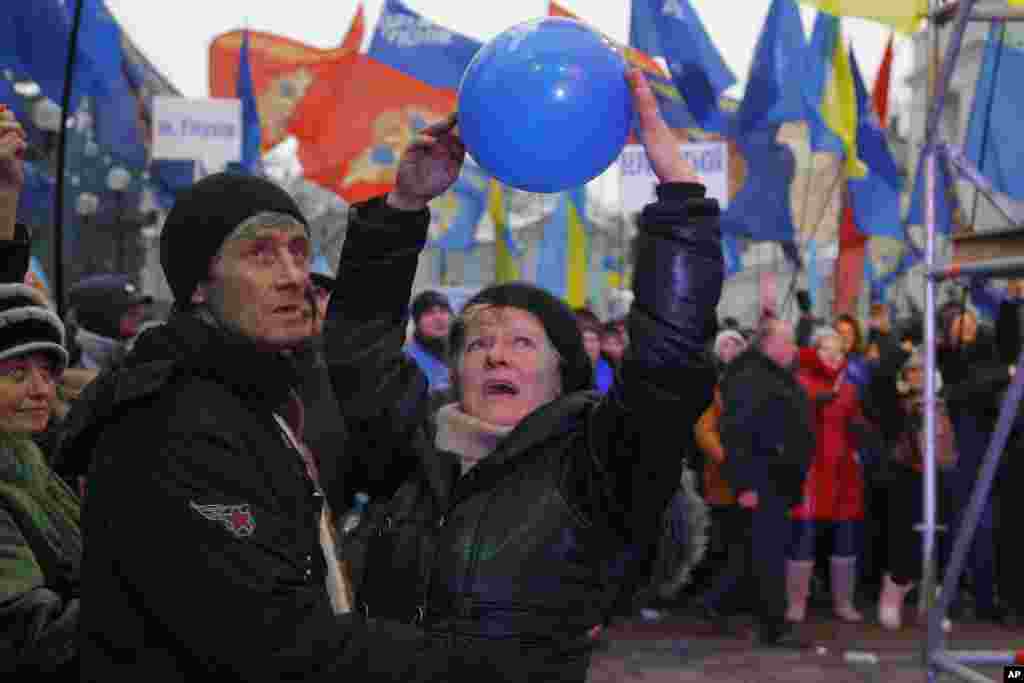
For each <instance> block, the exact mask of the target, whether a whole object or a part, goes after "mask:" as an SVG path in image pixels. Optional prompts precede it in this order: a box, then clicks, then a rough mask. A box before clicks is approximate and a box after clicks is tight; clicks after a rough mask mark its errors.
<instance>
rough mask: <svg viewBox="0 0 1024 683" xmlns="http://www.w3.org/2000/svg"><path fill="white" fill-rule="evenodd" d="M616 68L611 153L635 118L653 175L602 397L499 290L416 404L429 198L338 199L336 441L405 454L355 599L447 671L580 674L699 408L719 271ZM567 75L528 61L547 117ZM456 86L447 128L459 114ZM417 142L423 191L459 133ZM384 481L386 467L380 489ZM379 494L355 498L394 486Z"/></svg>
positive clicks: (525, 302)
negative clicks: (428, 168) (440, 399)
mask: <svg viewBox="0 0 1024 683" xmlns="http://www.w3.org/2000/svg"><path fill="white" fill-rule="evenodd" d="M545 30H546V29H543V27H542V30H538V31H535V32H533V33H530V32H526V33H523V32H520V33H519V35H518V36H517V37H516V42H514V44H512V45H511V46H510V47H508V49H509V51H511V52H516V53H518V54H520V55H527V57H529V55H533V56H534V57H532V58H534V59H541V61H543V59H542V57H543V55H544V54H548V53H544V51H543V50H542V49H541V48H543V47H544V46H543V45H541V46H539V47H536V46H535V47H536V49H534V48H531V41H532V40H533V39H535V38H537V36H538V34H541V33H544V32H545ZM541 37H542V38H543V37H544V36H541ZM541 42H543V41H541ZM556 42H558V41H556ZM489 47H490V46H485V48H483V50H481V52H482V53H486V52H487V50H488V48H489ZM604 49H606V50H607V51H608V52H609V53H611V54H613V55H614V56H615V57H618V55H617V54H615V53H614V52H612V51H611V50H610V49H608V48H607V46H605V48H604ZM538 54H540V55H542V57H537V56H536V55H538ZM550 54H552V55H558V56H557V57H552V59H555V58H557V59H562V60H565V59H567V58H571V57H572V55H573V51H572V49H567V45H566V42H565V41H564V40H562V41H561V45H560V49H559V50H558V51H557V52H552V53H550ZM566 55H569V57H566ZM486 57H487V54H483V56H482V57H481V55H478V57H477V60H475V63H479V62H480V60H481V59H483V61H484V62H486ZM618 58H619V60H620V61H619V63H620V65H621V66H620V69H619V71H618V74H617V76H616V78H617V79H618V81H617V82H618V84H619V87H620V90H621V93H622V97H624V98H626V101H627V104H628V111H627V113H628V114H629V115H628V116H626V117H624V121H625V128H624V130H623V131H618V132H615V133H614V134H615V135H618V134H619V133H621V134H622V142H624V141H625V137H626V134H628V128H629V122H630V121H631V120H632V110H633V108H634V107H635V110H636V112H637V114H638V115H639V131H640V138H641V140H642V142H643V144H644V146H645V147H646V149H647V154H648V156H649V158H650V161H651V165H652V167H653V168H654V171H655V173H656V175H657V177H658V178H659V180H660V183H661V184H660V185H659V187H658V189H657V192H658V198H659V199H658V201H657V202H655V203H653V204H651V205H649V206H647V207H646V209H645V210H644V212H643V213H642V215H641V217H640V232H639V236H638V241H637V250H636V254H637V256H636V258H637V262H636V278H635V282H634V285H633V289H634V294H635V302H634V304H633V309H632V312H631V315H630V318H629V335H630V340H631V342H630V349H629V353H628V355H627V357H626V358H625V359H624V361H623V365H622V374H621V379H620V380H619V381H617V382H616V384H615V386H614V387H613V388H612V389H611V391H610V392H609V394H608V395H607V396H604V397H598V396H596V395H595V394H593V393H591V392H589V391H587V389H589V387H590V383H591V368H590V362H589V359H588V357H587V355H586V353H585V351H584V348H583V343H582V340H581V337H580V334H579V330H578V328H577V326H576V322H575V319H574V317H573V314H572V311H571V310H570V309H569V308H568V307H567V306H566V305H565V304H564V303H563V302H562V301H560V300H558V299H557V298H555V297H554V296H552V295H551V294H550V293H548V292H546V291H544V290H541V289H539V288H537V287H534V286H532V285H528V284H525V283H508V284H500V285H495V286H492V287H488V288H485V289H484V290H483V291H482V292H480V293H479V294H478V295H476V296H475V297H473V298H472V299H471V300H470V301H469V302H467V304H466V305H465V307H464V308H463V310H462V312H461V313H460V316H459V318H458V319H457V320H456V322H455V323H454V325H453V329H452V335H451V348H452V350H453V354H454V360H453V370H452V386H453V388H454V390H455V396H456V400H455V401H454V402H453V403H451V404H449V405H447V406H444V407H443V408H441V409H440V411H438V412H437V413H436V414H432V413H430V412H428V411H427V402H428V399H427V393H426V382H425V379H424V377H423V375H422V373H421V372H420V371H419V370H418V369H417V368H416V367H415V366H414V365H413V364H412V363H410V362H409V361H408V360H407V359H406V358H405V356H404V355H403V354H402V341H403V336H404V335H403V333H404V327H405V320H404V315H405V313H404V312H405V310H406V302H407V301H408V299H409V295H410V290H411V286H412V282H413V276H414V274H415V271H416V265H417V258H418V254H419V251H420V250H421V249H422V248H423V245H424V243H425V241H426V234H427V226H428V224H429V216H428V213H427V211H426V210H424V208H425V205H426V201H427V200H428V199H429V197H410V196H405V195H404V194H403V193H402V192H401V191H400V190H398V189H396V190H395V191H393V192H392V193H391V194H390V195H389V196H388V197H387V198H386V199H385V200H383V201H382V200H374V201H371V202H368V203H367V204H366V205H363V206H359V207H356V208H355V211H354V213H353V218H352V221H351V223H350V227H349V230H348V234H347V236H346V242H345V246H344V250H343V252H342V255H341V259H340V264H339V269H338V276H337V281H338V282H339V283H340V286H339V288H338V289H337V290H336V291H335V292H334V294H333V296H332V298H331V304H330V309H329V312H328V320H327V332H326V334H327V337H328V339H327V343H326V347H327V348H328V349H329V354H330V359H329V365H330V367H331V372H332V379H333V381H334V384H335V389H336V393H337V395H338V397H339V400H340V401H341V402H342V404H343V405H342V410H343V412H344V414H345V417H346V421H347V424H348V425H349V428H350V432H351V434H352V435H353V438H355V439H360V440H365V441H366V442H368V443H369V444H372V448H373V452H375V453H379V454H381V455H382V456H385V455H386V456H391V457H394V456H398V457H397V458H395V460H398V461H403V462H405V463H406V467H405V468H404V469H405V471H404V472H403V473H402V476H403V477H404V483H402V484H401V486H400V488H399V489H398V491H397V493H395V494H394V496H393V497H391V498H390V500H387V502H385V503H383V504H382V507H381V508H379V509H378V510H377V511H376V512H375V513H374V514H372V515H371V516H370V518H369V520H368V523H367V527H366V529H364V533H365V534H366V536H365V540H366V547H367V550H366V556H365V560H366V565H365V566H366V571H365V574H364V576H356V577H353V578H354V582H355V585H356V605H357V609H359V610H360V611H362V612H364V613H365V614H367V615H368V616H370V617H380V618H385V619H397V620H402V621H407V622H411V623H416V624H418V625H420V626H421V627H422V628H423V629H424V630H425V631H426V632H427V634H428V640H429V642H430V644H431V646H432V647H433V648H438V649H440V650H441V651H442V652H443V653H445V656H444V657H443V658H442V659H447V660H448V662H449V666H448V671H447V676H448V678H449V679H450V680H458V679H462V678H465V677H466V676H469V677H470V678H469V679H471V680H491V681H499V680H500V681H539V680H559V681H581V682H582V681H584V680H585V679H586V674H587V669H588V666H589V659H590V652H591V651H592V649H593V647H594V642H595V640H594V638H593V634H594V632H595V627H596V626H597V625H599V624H602V623H604V622H605V621H606V618H607V617H608V616H609V613H610V611H611V609H612V606H613V605H614V604H616V602H617V601H618V600H620V599H621V597H622V596H623V594H624V593H627V592H629V591H632V590H634V588H635V587H637V586H639V585H640V584H641V583H642V582H643V581H644V579H645V578H646V575H647V573H648V572H649V567H648V566H647V562H646V560H645V559H644V558H646V557H648V556H649V554H650V553H649V550H650V548H651V547H652V546H653V545H654V544H655V543H656V542H657V540H658V538H659V536H660V534H661V533H662V528H663V524H662V515H663V512H664V510H665V507H666V505H667V503H668V501H669V500H670V498H671V497H672V495H673V494H674V493H675V491H676V490H677V488H678V486H679V480H680V476H681V469H682V463H681V460H680V457H679V449H678V446H677V445H676V444H675V443H674V442H673V441H672V440H671V439H669V440H664V439H659V438H658V436H657V435H660V434H662V433H663V430H664V427H665V425H667V424H671V425H677V426H678V428H679V429H680V430H681V431H680V433H684V431H685V430H692V429H693V425H694V423H695V422H696V420H697V418H698V417H699V416H700V414H701V412H702V411H703V410H704V409H705V408H706V406H707V405H708V403H709V402H710V399H711V392H712V388H713V386H714V383H715V373H714V369H713V368H712V367H711V365H710V364H709V362H708V360H707V357H706V354H705V353H704V351H703V350H704V348H705V346H706V344H707V343H708V341H709V340H710V339H711V337H712V335H713V334H714V331H715V318H716V315H715V309H716V306H717V303H718V299H719V296H720V293H721V286H722V277H723V273H722V271H723V267H722V258H721V245H720V237H719V230H718V214H719V210H718V205H717V203H716V202H715V201H713V200H708V199H705V198H704V187H703V185H701V184H700V181H699V179H698V177H697V175H696V173H695V172H694V170H693V169H692V167H691V166H690V165H689V164H688V163H687V162H686V161H685V160H684V159H683V158H682V156H681V155H680V153H679V143H678V140H677V138H676V136H675V135H674V133H673V132H672V131H671V130H670V129H669V128H668V127H667V125H666V124H665V122H664V121H663V119H662V118H661V116H660V114H659V112H658V108H657V104H656V101H655V99H654V96H653V94H652V92H651V89H650V87H649V86H648V85H647V83H646V81H645V79H644V78H643V76H642V75H641V74H640V72H639V71H636V70H633V71H629V72H628V74H627V76H626V78H625V79H624V78H623V74H625V73H626V71H625V64H624V62H621V58H620V57H618ZM572 66H573V65H572V64H568V65H565V68H557V65H556V66H550V65H548V66H545V65H544V64H540V65H538V68H537V70H536V71H537V72H538V73H551V74H558V73H561V74H563V75H564V78H565V79H567V80H563V81H560V82H556V81H557V78H554V77H553V78H552V79H548V81H547V84H548V86H550V87H551V88H552V92H553V93H555V95H554V96H553V98H552V99H549V100H545V102H546V103H547V104H550V103H552V102H554V104H551V106H557V102H558V97H557V89H558V88H559V87H560V88H562V94H563V96H564V95H566V94H567V93H569V92H570V90H571V89H572V88H574V87H585V85H586V84H585V83H584V82H583V81H581V80H578V79H577V77H578V76H580V73H581V72H580V71H579V70H574V69H573V68H571V67H572ZM548 67H550V68H548ZM473 68H474V67H473V65H471V66H470V70H469V72H468V73H467V76H466V79H471V77H472V72H473ZM545 69H548V70H547V71H545ZM586 77H587V74H586V73H584V74H583V79H584V80H585V79H586ZM541 80H543V79H541ZM463 83H464V86H465V85H466V83H467V80H464V81H463ZM559 83H560V84H559ZM613 85H614V84H611V85H609V86H608V90H609V91H614V90H615V88H614V87H612V86H613ZM576 92H578V91H576ZM463 94H465V87H464V90H463V92H462V93H460V109H459V125H460V127H462V126H463V122H464V120H466V119H467V118H468V119H470V120H473V115H474V112H471V110H472V107H467V106H466V105H467V103H468V100H467V99H466V98H463V97H462V95H463ZM563 99H564V97H563ZM477 104H480V102H479V101H478V102H477ZM547 104H540V105H538V107H543V106H547ZM529 105H530V102H529V101H528V102H524V103H523V104H522V107H524V108H525V109H527V110H529V109H530V106H529ZM498 108H499V109H500V107H498ZM533 113H534V112H533V111H532V110H531V111H530V115H533ZM475 114H480V112H479V111H477V112H475ZM484 114H486V113H484ZM453 124H454V122H452V125H453ZM478 124H479V121H475V122H474V123H473V125H478ZM431 131H432V132H433V135H432V136H430V137H427V138H424V139H423V140H421V142H419V143H417V144H418V145H420V146H421V147H420V150H419V152H415V153H421V154H425V155H432V156H433V157H434V158H436V159H438V160H439V165H438V173H437V179H438V183H437V184H438V188H439V189H441V188H442V186H447V185H448V184H450V183H451V182H454V180H455V178H456V176H457V174H458V171H459V165H460V163H461V143H460V140H459V138H457V137H456V135H455V132H454V129H453V128H451V127H449V128H442V129H431ZM513 131H515V133H514V135H516V136H518V137H515V138H513V137H512V135H510V134H512V132H513ZM531 131H532V129H531V128H530V126H529V124H525V125H520V126H517V127H515V128H512V129H506V130H502V129H500V128H498V129H495V128H493V127H492V128H491V129H490V135H491V136H492V137H502V136H507V140H508V141H509V144H512V143H513V142H518V143H519V144H520V145H521V146H527V147H528V146H530V145H532V144H535V143H537V140H534V139H532V138H531V137H530V136H531V135H532V134H533V132H531ZM606 134H612V133H611V132H608V131H606ZM537 135H538V136H539V138H540V139H541V141H542V142H543V141H544V140H545V139H546V138H544V136H543V135H542V134H539V133H538V134H537ZM474 139H476V138H474ZM463 140H465V142H466V145H467V148H468V151H469V153H470V154H472V155H473V156H474V158H476V159H477V160H478V161H479V162H480V163H481V165H483V166H484V168H485V170H488V171H490V172H491V173H492V175H496V176H498V177H499V178H501V177H502V176H501V175H500V173H501V172H502V171H501V170H500V169H493V168H488V167H487V165H486V162H484V161H483V159H486V158H487V155H486V154H484V153H480V154H478V150H477V149H476V148H475V147H474V144H477V145H479V144H480V143H479V141H478V142H475V143H471V142H470V137H463ZM547 140H548V143H547V144H553V143H552V142H551V140H550V139H549V138H548V139H547ZM620 147H621V144H620ZM406 154H407V157H408V156H409V155H410V152H407V153H406ZM453 161H454V163H453ZM609 163H610V161H609ZM410 168H412V165H410ZM441 169H445V170H443V171H442V170H441ZM404 170H405V167H404V166H402V167H400V169H399V182H398V187H399V188H400V187H402V186H403V172H404ZM506 170H507V169H506ZM518 170H519V171H522V172H523V175H522V178H525V179H528V180H530V181H531V182H534V183H536V184H544V183H548V182H549V183H550V184H547V185H545V186H546V187H548V189H549V191H554V190H555V189H558V188H559V187H561V189H565V187H566V186H564V185H563V183H564V182H567V181H568V178H567V177H566V176H563V177H561V178H552V177H551V176H548V177H545V173H546V170H547V167H546V166H545V164H533V165H532V168H529V169H523V168H519V169H518ZM564 170H565V168H564V167H563V168H562V169H560V170H559V171H558V172H559V173H562V172H563V171H564ZM602 170H603V168H598V169H596V171H585V172H584V173H591V174H592V175H591V177H592V176H593V175H596V174H597V173H600V171H602ZM570 175H572V174H570ZM587 179H588V178H585V177H584V178H573V179H572V182H573V183H576V184H579V183H580V182H585V181H586V180H587ZM442 180H443V181H444V182H441V181H442ZM517 182H518V181H517ZM442 191H443V190H442ZM400 209H404V210H400ZM369 291H372V292H374V297H373V298H372V299H369V298H367V297H366V296H365V292H369ZM397 476H398V475H397V473H396V470H395V468H391V470H390V472H389V478H390V479H391V480H392V483H393V482H394V479H395V478H397ZM379 484H380V486H379V488H378V490H377V491H372V490H371V491H370V492H371V494H372V495H374V497H375V499H380V498H381V496H389V495H390V494H391V493H392V492H393V489H392V490H388V489H389V486H388V484H386V483H385V482H383V481H381V482H379ZM329 495H330V492H329ZM435 654H436V653H435ZM483 676H487V677H488V678H486V679H485V678H483Z"/></svg>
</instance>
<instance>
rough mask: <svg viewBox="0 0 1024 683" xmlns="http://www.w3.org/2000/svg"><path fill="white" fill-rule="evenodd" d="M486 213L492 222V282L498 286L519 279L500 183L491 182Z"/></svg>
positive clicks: (503, 194)
mask: <svg viewBox="0 0 1024 683" xmlns="http://www.w3.org/2000/svg"><path fill="white" fill-rule="evenodd" d="M487 212H488V214H489V215H490V217H491V221H493V222H494V281H495V282H496V283H498V284H501V283H503V282H514V281H515V280H518V279H519V264H518V263H516V259H515V255H513V253H512V248H511V236H510V235H509V233H508V210H507V209H506V207H505V193H504V191H503V190H502V188H501V183H499V182H498V181H497V180H491V187H490V190H489V191H488V193H487Z"/></svg>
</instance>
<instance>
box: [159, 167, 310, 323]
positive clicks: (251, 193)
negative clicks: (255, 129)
mask: <svg viewBox="0 0 1024 683" xmlns="http://www.w3.org/2000/svg"><path fill="white" fill-rule="evenodd" d="M261 213H282V214H285V215H288V216H292V217H294V218H295V220H297V221H299V222H300V223H302V225H304V226H306V230H307V232H308V231H309V225H308V223H307V222H306V218H305V216H303V215H302V212H301V211H300V210H299V207H298V205H297V204H296V203H295V200H294V199H292V197H291V195H289V194H288V193H287V192H285V191H284V190H283V189H282V188H281V187H280V186H278V185H277V184H275V183H273V182H272V181H270V180H267V179H266V178H261V177H259V176H251V175H245V174H242V173H214V174H213V175H209V176H206V177H205V178H203V179H202V180H200V181H199V182H197V183H196V184H195V185H193V186H192V187H190V188H188V189H187V190H185V191H184V192H182V193H181V194H180V195H178V198H177V200H175V202H174V206H173V207H172V208H171V212H170V214H168V216H167V221H166V222H165V223H164V227H163V232H162V233H161V235H160V265H161V266H162V267H163V270H164V276H165V277H166V278H167V283H168V284H169V285H170V287H171V293H172V294H173V295H174V299H175V301H176V302H177V304H178V306H180V307H185V308H187V307H188V306H189V305H190V301H191V298H192V292H193V291H195V288H196V285H198V284H199V283H200V282H202V281H204V280H206V279H207V276H208V274H209V269H210V261H211V260H212V259H213V257H214V256H216V255H217V251H218V250H220V245H221V244H222V243H223V242H224V240H225V239H226V238H227V236H228V235H230V234H231V233H232V231H234V229H235V228H237V227H238V226H239V225H241V224H242V223H243V222H244V221H246V220H247V219H249V218H251V217H253V216H255V215H257V214H261Z"/></svg>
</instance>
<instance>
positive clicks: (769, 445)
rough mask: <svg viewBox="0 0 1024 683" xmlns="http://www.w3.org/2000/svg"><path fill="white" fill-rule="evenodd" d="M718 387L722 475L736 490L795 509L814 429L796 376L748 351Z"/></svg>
mask: <svg viewBox="0 0 1024 683" xmlns="http://www.w3.org/2000/svg"><path fill="white" fill-rule="evenodd" d="M720 386H721V390H722V416H721V420H720V422H719V428H720V431H721V435H722V444H723V445H724V447H725V452H726V454H727V457H726V458H725V462H724V463H723V465H722V471H723V473H724V474H725V477H726V479H727V480H728V481H729V483H730V484H732V488H733V491H736V492H738V493H741V492H743V491H771V492H773V493H774V494H775V495H778V496H780V497H782V498H783V499H784V500H786V501H788V502H789V504H791V505H792V504H793V503H795V502H796V501H798V500H800V495H801V490H802V489H801V487H802V486H803V482H804V477H805V475H806V473H807V467H808V465H809V464H810V462H811V456H812V454H813V452H814V427H813V423H812V421H811V414H810V411H809V410H808V407H807V394H806V393H805V392H804V390H803V388H802V387H801V386H800V384H799V383H798V382H797V381H796V378H795V377H794V376H793V372H792V371H791V370H789V369H787V368H783V367H780V366H779V365H778V363H776V362H775V361H773V360H771V359H770V358H768V357H767V356H766V355H764V354H763V353H761V352H760V351H759V350H757V349H748V350H747V351H744V352H743V353H741V354H740V355H739V356H737V357H736V358H734V359H733V361H732V362H731V363H730V364H729V366H728V368H727V369H726V371H725V373H724V374H723V376H722V382H721V385H720Z"/></svg>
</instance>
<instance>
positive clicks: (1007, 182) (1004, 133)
mask: <svg viewBox="0 0 1024 683" xmlns="http://www.w3.org/2000/svg"><path fill="white" fill-rule="evenodd" d="M1022 29H1024V27H1022V26H1020V25H1018V24H1016V23H1006V24H1003V25H999V24H993V25H992V27H991V28H990V29H989V34H988V41H987V42H986V43H985V55H984V58H983V59H982V63H981V71H980V72H979V73H978V83H977V85H976V86H975V90H974V105H973V107H972V108H971V118H970V121H969V123H968V125H967V138H966V143H965V145H964V154H965V156H966V157H967V158H968V159H969V160H970V161H972V162H973V163H974V165H975V167H977V169H978V170H979V171H981V173H982V174H983V175H984V176H986V177H987V178H988V179H989V180H990V181H991V182H992V186H993V187H994V188H995V189H996V190H997V191H999V192H1002V193H1004V194H1007V195H1009V196H1011V197H1013V198H1014V199H1018V200H1024V145H1022V143H1021V142H1020V131H1019V128H1020V117H1021V112H1024V88H1021V87H1020V84H1019V83H1018V82H1017V77H1018V76H1019V75H1020V74H1021V73H1024V30H1022Z"/></svg>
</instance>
